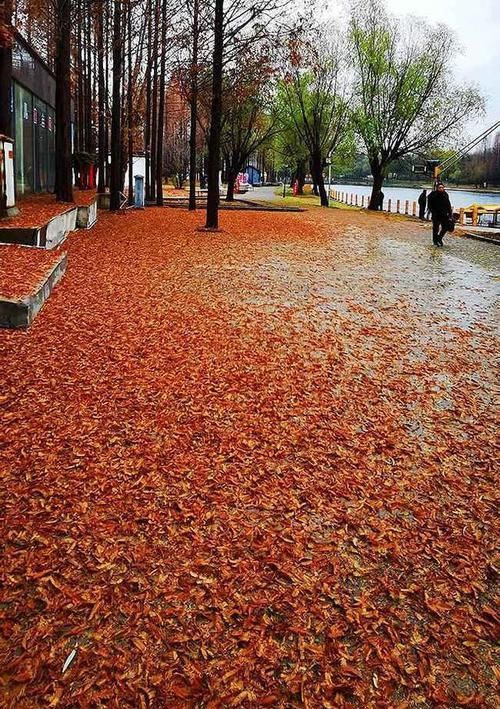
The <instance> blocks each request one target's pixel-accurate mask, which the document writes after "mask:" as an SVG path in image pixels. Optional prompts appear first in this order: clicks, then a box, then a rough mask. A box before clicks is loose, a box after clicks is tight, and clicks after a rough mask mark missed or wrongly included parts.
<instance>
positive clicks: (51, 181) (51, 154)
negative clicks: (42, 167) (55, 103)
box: [47, 106, 56, 192]
mask: <svg viewBox="0 0 500 709" xmlns="http://www.w3.org/2000/svg"><path fill="white" fill-rule="evenodd" d="M47 148H48V167H47V169H48V173H47V175H48V177H47V189H48V190H49V192H53V191H54V188H55V185H56V118H55V111H54V109H53V108H51V107H50V106H47Z"/></svg>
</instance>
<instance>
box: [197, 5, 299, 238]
mask: <svg viewBox="0 0 500 709" xmlns="http://www.w3.org/2000/svg"><path fill="white" fill-rule="evenodd" d="M290 2H291V0H254V1H253V2H250V1H249V0H230V1H229V2H227V5H226V7H224V0H215V7H214V23H213V54H212V101H211V107H210V132H209V138H208V161H207V178H208V196H207V216H206V223H205V227H206V228H207V229H217V228H218V226H219V215H218V209H219V169H220V147H221V141H220V134H221V121H222V84H223V71H224V65H225V64H228V63H229V62H231V61H235V60H236V59H237V57H238V55H239V54H240V52H241V50H242V48H244V47H245V46H250V45H252V44H254V43H255V42H259V41H260V40H261V39H263V38H264V37H266V36H267V37H270V36H271V34H272V31H273V30H272V27H273V25H278V26H279V22H278V20H277V18H278V16H279V15H281V16H283V17H284V15H283V13H284V9H285V8H286V6H287V5H289V4H290ZM225 50H226V51H225Z"/></svg>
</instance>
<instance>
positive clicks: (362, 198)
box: [361, 194, 365, 207]
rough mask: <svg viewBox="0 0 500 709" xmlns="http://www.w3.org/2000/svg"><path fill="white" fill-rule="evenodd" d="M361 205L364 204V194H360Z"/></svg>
mask: <svg viewBox="0 0 500 709" xmlns="http://www.w3.org/2000/svg"><path fill="white" fill-rule="evenodd" d="M361 206H362V207H364V206H365V195H364V194H362V195H361Z"/></svg>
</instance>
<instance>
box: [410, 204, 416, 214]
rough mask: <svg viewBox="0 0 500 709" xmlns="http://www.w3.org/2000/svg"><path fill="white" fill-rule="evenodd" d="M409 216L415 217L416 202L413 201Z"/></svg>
mask: <svg viewBox="0 0 500 709" xmlns="http://www.w3.org/2000/svg"><path fill="white" fill-rule="evenodd" d="M411 216H412V217H416V216H417V203H416V202H413V206H412V208H411Z"/></svg>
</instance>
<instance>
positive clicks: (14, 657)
mask: <svg viewBox="0 0 500 709" xmlns="http://www.w3.org/2000/svg"><path fill="white" fill-rule="evenodd" d="M202 219H203V216H202V215H201V214H194V215H193V214H188V213H186V212H180V211H179V210H170V209H163V210H161V209H148V210H146V211H143V212H140V213H137V212H136V213H131V212H128V213H126V214H119V215H110V214H104V215H103V214H101V218H100V222H99V223H98V225H97V226H96V227H94V228H93V229H92V230H91V231H88V232H78V233H75V234H73V235H72V236H71V238H70V239H69V241H68V242H67V244H66V245H65V248H68V250H69V263H68V270H67V273H66V276H65V278H64V279H63V280H62V281H61V283H60V284H59V285H58V286H57V287H56V289H55V290H54V292H53V294H52V295H51V297H50V299H49V301H48V303H47V305H46V306H45V307H44V309H43V310H42V311H41V313H40V314H39V315H38V317H37V319H36V320H35V322H34V324H33V325H32V327H31V329H30V330H29V331H28V332H22V333H20V332H2V333H0V354H1V357H2V374H3V378H4V381H3V384H2V390H1V392H0V406H1V407H2V408H1V412H0V413H1V420H2V429H1V448H0V461H1V469H2V487H1V490H0V505H1V509H2V517H3V524H4V528H3V530H2V536H1V538H2V541H3V550H2V566H1V573H2V583H1V584H0V588H1V590H0V613H1V621H0V667H1V670H0V693H1V696H2V700H1V703H2V706H6V707H15V708H16V709H24V708H29V709H32V708H33V707H54V706H60V707H105V706H106V707H120V708H123V707H157V708H159V709H163V708H164V707H169V708H179V709H181V708H187V707H207V708H215V707H224V708H225V707H233V706H234V707H249V708H250V707H252V708H260V707H283V708H285V707H286V708H288V707H290V708H293V707H309V708H314V709H316V708H318V709H319V708H322V707H327V708H328V707H353V706H354V707H408V708H410V707H457V706H463V705H464V706H469V707H494V706H497V704H496V695H495V677H494V672H495V656H494V653H495V633H496V632H497V631H498V625H497V620H498V618H497V614H496V611H495V608H494V599H495V590H496V587H495V566H494V564H495V544H496V539H498V537H497V536H496V531H497V530H496V529H495V516H494V506H495V503H496V496H497V489H496V487H495V481H494V464H495V457H496V456H497V454H498V450H497V449H496V447H495V436H496V432H497V428H496V427H497V425H498V421H497V420H496V413H495V408H494V405H493V383H494V381H493V375H492V371H493V362H494V358H495V353H496V352H498V336H497V333H496V331H495V329H494V319H493V312H492V299H493V297H494V290H495V288H494V287H495V285H496V284H495V283H494V282H493V281H492V280H488V276H487V275H485V274H486V272H485V271H484V270H481V269H480V268H479V267H476V266H474V265H473V264H472V265H471V264H470V263H469V262H467V261H466V260H463V259H460V258H457V257H456V256H455V255H454V254H453V251H454V249H455V250H457V249H466V248H469V247H470V248H472V249H477V248H480V247H481V246H483V245H478V244H477V243H471V242H469V243H468V245H467V246H465V245H462V241H463V240H459V239H457V240H455V242H452V245H450V242H447V245H446V247H445V249H443V250H436V249H433V247H432V246H429V245H428V243H427V242H428V241H430V237H429V235H428V234H427V233H425V237H424V232H422V231H419V230H418V229H417V227H415V226H414V225H412V224H404V223H400V222H395V221H391V220H390V219H385V220H383V219H379V220H377V219H376V218H373V219H370V218H369V217H367V216H364V215H361V214H352V213H346V212H340V211H339V212H337V211H334V210H331V211H329V212H328V213H320V212H319V211H311V212H309V213H307V214H269V213H265V214H255V213H240V214H238V213H234V212H233V213H227V212H225V213H223V214H222V226H223V228H224V232H223V233H220V234H206V233H199V232H196V231H195V230H194V228H195V227H196V226H197V225H198V224H200V223H201V222H202ZM457 244H458V246H457ZM486 248H494V247H489V246H488V245H486ZM497 659H498V658H497ZM63 667H64V669H65V671H64V672H63Z"/></svg>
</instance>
